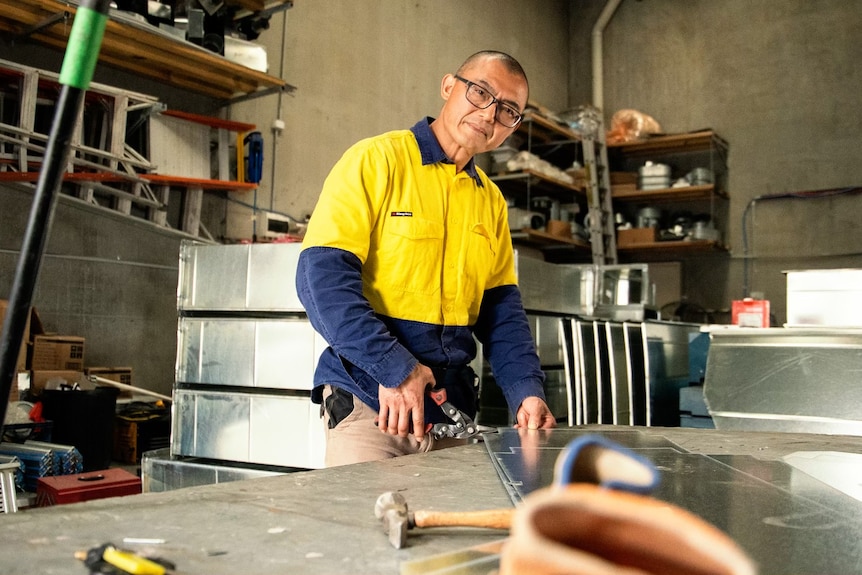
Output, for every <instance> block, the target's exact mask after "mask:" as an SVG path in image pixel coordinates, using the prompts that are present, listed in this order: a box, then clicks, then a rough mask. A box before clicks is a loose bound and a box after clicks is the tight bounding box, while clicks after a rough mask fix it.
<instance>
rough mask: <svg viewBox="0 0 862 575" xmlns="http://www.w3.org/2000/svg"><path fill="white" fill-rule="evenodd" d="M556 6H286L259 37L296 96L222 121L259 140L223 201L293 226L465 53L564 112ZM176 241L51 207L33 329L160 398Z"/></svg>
mask: <svg viewBox="0 0 862 575" xmlns="http://www.w3.org/2000/svg"><path fill="white" fill-rule="evenodd" d="M568 7H569V2H568V1H567V0H535V1H533V2H522V1H520V0H417V1H414V2H404V1H403V0H359V1H357V0H327V1H326V2H321V1H315V0H297V2H296V4H295V6H294V8H292V9H290V10H287V11H285V12H282V13H280V14H277V15H276V16H274V17H273V19H272V22H271V28H270V29H269V30H267V31H266V32H264V33H263V34H262V35H261V37H260V39H259V41H260V43H261V44H263V45H265V46H266V47H267V50H268V53H269V62H270V70H269V72H270V74H272V75H276V76H281V77H283V78H285V79H286V80H287V81H288V82H289V83H290V84H293V85H295V86H297V87H298V90H297V91H296V93H295V95H292V96H286V95H281V96H276V95H268V96H262V97H258V98H255V99H252V100H249V101H247V102H245V103H241V104H236V105H233V106H232V107H231V109H230V110H228V111H227V113H228V114H227V115H229V116H230V117H231V118H232V119H235V120H238V121H243V122H250V123H254V124H257V126H258V127H259V128H260V129H261V130H262V132H263V133H264V136H265V138H266V149H265V152H264V157H265V166H264V180H263V182H262V185H261V188H260V190H259V191H258V192H257V194H256V195H255V194H239V195H236V196H235V199H237V200H240V201H242V202H247V203H253V202H254V201H255V197H256V198H257V200H258V205H259V206H261V207H265V208H268V209H276V210H279V211H282V212H286V213H289V214H291V215H296V216H297V217H300V218H301V217H302V216H303V215H305V214H307V213H310V212H311V210H312V209H313V207H314V204H315V203H316V200H317V195H318V193H319V190H320V188H321V186H322V183H323V180H324V178H325V177H326V174H327V173H328V171H329V169H330V167H331V166H332V164H333V163H334V162H335V161H336V160H337V159H338V157H339V156H340V155H341V154H342V153H343V152H344V150H345V149H346V148H347V147H348V146H349V145H351V144H352V143H353V142H355V141H356V140H358V139H360V138H363V137H366V136H370V135H373V134H376V133H378V132H382V131H384V130H391V129H397V128H405V127H409V126H411V125H413V124H414V123H415V122H416V121H417V120H419V119H420V118H421V117H423V116H424V115H432V116H433V115H436V113H437V112H438V110H439V109H440V107H441V106H442V100H441V99H440V97H439V87H440V80H441V79H442V76H443V75H444V74H445V73H447V72H454V70H455V68H456V67H457V66H458V65H459V64H460V63H461V62H462V61H463V60H464V59H465V58H466V57H467V56H469V55H470V54H472V53H474V52H476V51H478V50H482V49H487V48H492V49H499V50H504V51H507V52H509V53H511V54H513V55H514V56H516V57H517V58H519V59H520V60H521V62H522V64H523V65H524V66H525V68H526V70H527V73H528V75H529V76H530V80H531V84H532V97H533V98H535V99H536V100H537V101H539V102H541V103H543V104H545V105H547V106H549V107H551V108H559V107H562V106H565V104H566V99H567V97H568V85H567V78H566V75H567V73H568V49H567V39H568ZM2 46H3V54H2V56H0V57H2V58H5V59H10V60H13V61H16V62H20V63H22V64H26V65H31V66H36V67H41V68H45V69H49V70H59V66H60V63H61V61H62V55H61V54H59V53H57V52H54V51H51V50H47V49H43V48H40V47H37V46H33V45H30V44H27V43H16V44H15V45H11V44H5V43H4V44H3V45H2ZM282 54H283V55H284V57H283V58H282ZM94 80H95V81H97V82H101V83H105V84H110V85H113V86H117V87H120V88H125V89H129V90H134V91H137V92H142V93H146V94H151V95H154V96H157V97H158V98H159V99H160V100H162V101H163V102H165V103H166V104H167V105H168V106H169V107H170V108H175V109H180V110H186V111H191V112H197V113H202V114H209V115H216V114H218V113H219V110H218V107H217V104H216V103H215V102H213V101H212V100H209V99H206V98H201V97H197V96H193V95H189V94H184V93H183V92H181V91H178V90H175V89H171V88H167V87H165V86H161V85H159V84H156V83H153V82H150V81H147V80H144V79H140V78H135V77H134V76H132V75H130V74H125V73H122V72H118V71H116V70H113V69H111V68H106V67H99V68H98V69H97V72H96V76H95V78H94ZM279 117H280V118H282V119H283V120H284V121H285V124H286V129H285V131H284V133H283V134H282V135H281V136H280V137H278V138H275V137H273V135H272V133H271V132H270V131H269V126H270V125H271V124H272V121H273V120H274V119H275V118H279ZM273 159H275V161H273ZM273 166H275V168H273ZM272 182H275V185H273V184H272ZM206 198H207V200H208V201H207V202H205V205H204V213H203V214H202V220H203V221H204V222H205V223H206V225H207V228H208V229H209V230H210V231H211V232H212V233H213V235H215V236H219V235H221V234H222V233H223V231H224V229H225V226H224V224H225V217H226V210H225V205H224V202H219V201H211V200H212V199H213V198H214V196H212V195H209V194H208V195H207V197H206ZM228 205H229V206H236V205H237V204H233V203H231V204H228ZM0 206H2V209H0V297H7V294H8V293H9V288H10V286H11V281H12V280H11V278H12V274H13V270H14V267H15V262H16V261H17V257H18V250H19V248H20V238H21V234H22V233H23V226H24V222H25V221H26V218H27V213H28V211H29V206H30V200H29V194H28V192H26V191H24V190H23V188H19V187H15V186H0ZM175 216H176V214H172V215H169V219H171V218H172V217H175ZM181 239H182V235H181V234H176V233H174V232H171V231H168V230H157V229H155V228H153V227H152V226H149V225H147V224H140V223H135V222H130V221H128V220H123V219H117V218H116V216H114V215H112V214H107V213H105V212H103V211H101V210H99V209H98V208H90V207H87V206H83V205H81V204H80V203H79V202H75V201H74V200H71V199H68V198H66V199H64V200H63V201H62V202H61V204H60V206H59V207H58V210H57V216H56V220H55V224H54V229H53V230H52V231H51V235H50V242H49V244H48V247H47V254H46V257H45V259H44V263H43V271H42V274H41V277H40V281H39V284H38V289H37V291H36V293H35V299H34V301H35V305H36V306H37V308H38V309H39V312H40V314H41V317H42V319H43V321H44V323H45V325H46V328H47V329H49V330H51V331H56V332H63V333H69V334H78V335H83V336H84V337H86V338H87V363H88V364H89V365H97V364H100V365H105V364H107V365H115V366H116V365H118V364H123V365H131V366H132V367H133V368H134V370H135V371H134V377H135V381H136V385H140V386H141V387H146V388H148V389H153V390H155V391H159V392H161V393H168V392H169V391H170V389H171V385H172V382H173V378H174V373H173V370H174V363H175V357H176V280H177V257H178V247H179V241H180V240H181Z"/></svg>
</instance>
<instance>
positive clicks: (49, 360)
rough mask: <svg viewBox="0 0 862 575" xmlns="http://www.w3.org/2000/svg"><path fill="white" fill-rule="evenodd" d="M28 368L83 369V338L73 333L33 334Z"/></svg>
mask: <svg viewBox="0 0 862 575" xmlns="http://www.w3.org/2000/svg"><path fill="white" fill-rule="evenodd" d="M30 369H32V370H34V371H36V370H46V369H47V370H75V371H84V338H83V337H78V336H74V335H37V336H34V337H33V357H32V358H31V360H30Z"/></svg>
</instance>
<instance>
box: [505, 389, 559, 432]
mask: <svg viewBox="0 0 862 575" xmlns="http://www.w3.org/2000/svg"><path fill="white" fill-rule="evenodd" d="M556 426H557V420H556V418H554V414H552V413H551V410H550V408H549V407H548V404H547V403H545V402H544V401H542V400H541V399H539V398H538V397H535V396H531V397H528V398H527V399H525V400H524V401H523V402H522V403H521V406H520V407H519V408H518V413H517V414H515V428H523V429H550V428H552V427H556Z"/></svg>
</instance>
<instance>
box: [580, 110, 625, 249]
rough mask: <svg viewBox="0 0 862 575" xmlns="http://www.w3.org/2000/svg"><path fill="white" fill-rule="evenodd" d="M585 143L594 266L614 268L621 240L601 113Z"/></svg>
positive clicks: (585, 136)
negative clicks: (611, 266) (614, 208)
mask: <svg viewBox="0 0 862 575" xmlns="http://www.w3.org/2000/svg"><path fill="white" fill-rule="evenodd" d="M582 142H583V146H584V164H585V166H584V167H585V170H586V176H587V203H588V207H589V223H590V225H589V228H590V244H591V246H592V252H593V263H594V264H597V265H614V264H616V263H618V260H617V237H616V229H615V228H614V211H613V206H612V205H611V176H610V170H609V168H608V149H607V146H606V144H605V127H604V122H602V119H601V114H598V125H597V127H596V129H595V130H594V131H593V132H592V133H590V134H584V135H583V139H582Z"/></svg>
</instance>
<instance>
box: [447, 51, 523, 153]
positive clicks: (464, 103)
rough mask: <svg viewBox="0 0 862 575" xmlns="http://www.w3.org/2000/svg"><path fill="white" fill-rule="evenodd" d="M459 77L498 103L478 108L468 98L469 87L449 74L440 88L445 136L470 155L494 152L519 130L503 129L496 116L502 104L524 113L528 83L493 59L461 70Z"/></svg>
mask: <svg viewBox="0 0 862 575" xmlns="http://www.w3.org/2000/svg"><path fill="white" fill-rule="evenodd" d="M460 77H461V78H463V79H464V80H467V81H468V82H472V83H474V84H475V85H476V86H478V87H480V88H481V89H482V90H484V91H486V92H487V93H489V94H490V95H491V96H493V97H494V98H496V99H497V100H498V101H499V102H497V103H494V104H491V105H490V106H488V107H487V108H485V109H481V108H478V107H477V106H475V105H473V104H471V103H470V102H469V101H468V100H467V98H466V93H467V90H468V84H467V83H466V82H464V81H461V80H459V79H458V78H456V77H455V76H453V75H452V74H447V75H446V76H445V77H444V78H443V83H442V86H441V94H442V96H443V98H444V99H445V100H446V103H445V104H444V105H443V109H442V111H441V113H440V119H441V120H443V126H444V127H445V130H446V133H447V135H448V136H449V137H450V138H451V139H452V140H453V141H454V143H455V144H457V145H458V146H460V147H461V148H463V149H465V150H467V151H468V152H470V154H471V155H476V154H480V153H482V152H488V151H490V150H494V149H496V148H497V147H498V146H499V145H500V144H502V143H503V141H504V140H505V139H506V138H508V137H509V136H510V135H511V134H512V132H513V131H515V129H516V128H517V126H514V127H506V126H504V125H503V124H501V123H500V122H498V121H496V120H495V119H494V115H495V114H496V113H497V109H498V107H499V106H500V105H501V104H500V103H503V104H506V105H508V106H510V107H511V108H513V109H514V110H515V111H516V112H521V111H522V110H523V109H524V108H525V107H526V105H527V84H526V82H525V81H524V79H523V78H521V77H520V76H517V75H515V74H512V73H511V72H509V71H508V70H507V69H506V67H505V66H504V65H503V64H502V63H501V62H500V61H499V60H496V59H493V58H486V59H483V60H480V61H479V62H477V63H476V64H474V65H473V66H472V67H470V68H468V69H466V70H464V71H462V72H461V74H460Z"/></svg>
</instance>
